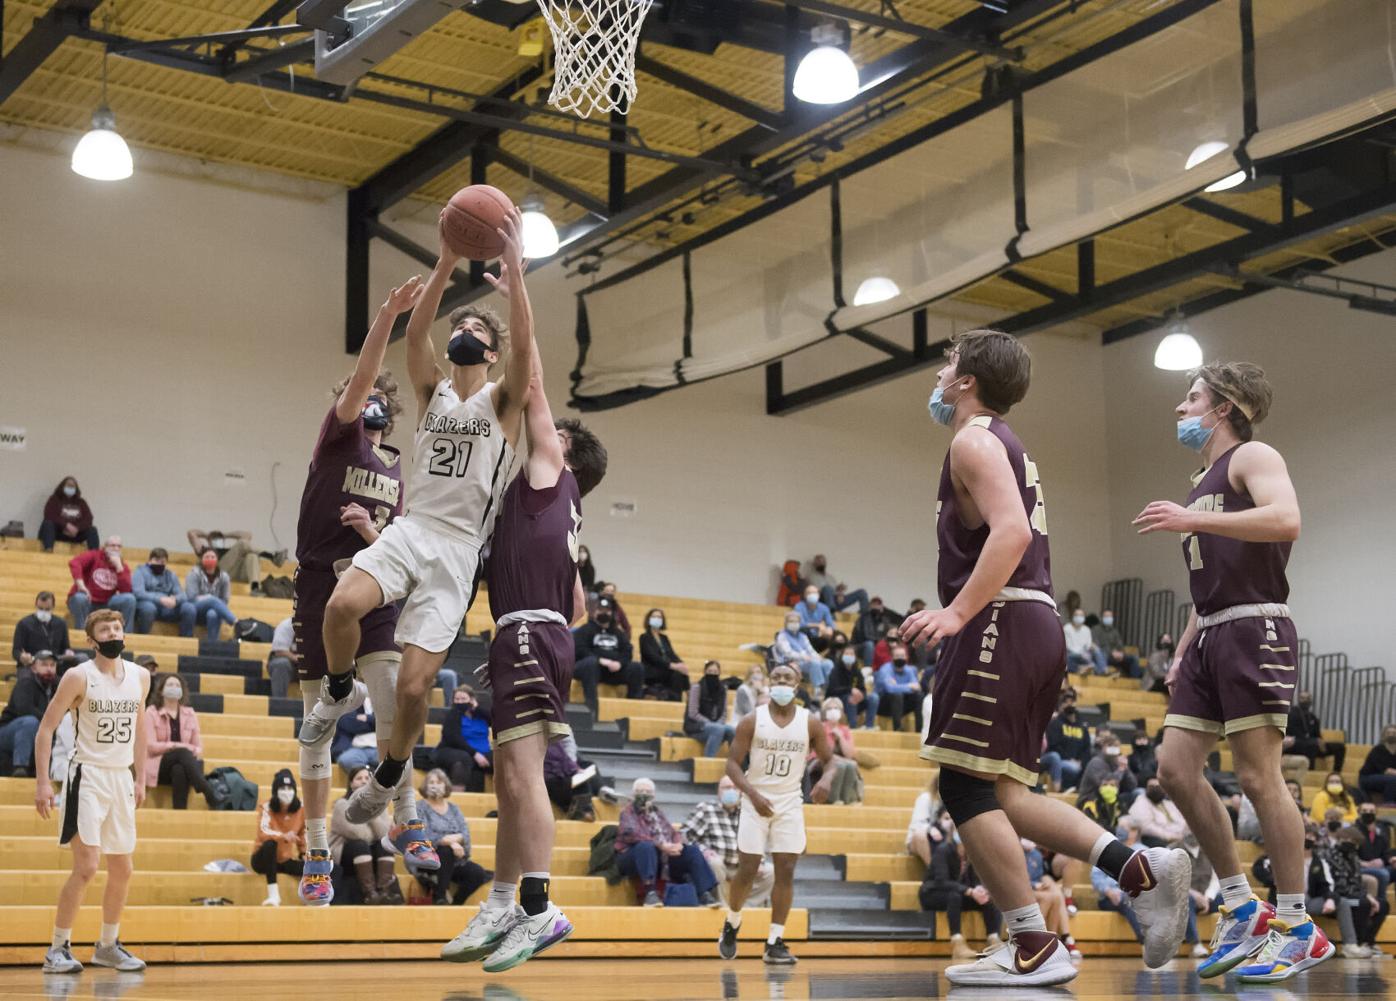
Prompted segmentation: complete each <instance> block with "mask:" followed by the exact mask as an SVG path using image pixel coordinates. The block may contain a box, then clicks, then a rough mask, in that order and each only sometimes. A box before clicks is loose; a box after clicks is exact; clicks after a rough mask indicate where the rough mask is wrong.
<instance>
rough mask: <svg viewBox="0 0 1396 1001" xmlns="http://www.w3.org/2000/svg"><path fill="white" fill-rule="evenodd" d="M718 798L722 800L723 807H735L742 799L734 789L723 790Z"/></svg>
mask: <svg viewBox="0 0 1396 1001" xmlns="http://www.w3.org/2000/svg"><path fill="white" fill-rule="evenodd" d="M718 798H719V799H721V800H722V805H723V806H736V805H737V802H738V800H740V799H741V798H742V794H741V793H739V792H738V791H737V790H735V789H724V790H722V792H721V793H720V794H719V796H718Z"/></svg>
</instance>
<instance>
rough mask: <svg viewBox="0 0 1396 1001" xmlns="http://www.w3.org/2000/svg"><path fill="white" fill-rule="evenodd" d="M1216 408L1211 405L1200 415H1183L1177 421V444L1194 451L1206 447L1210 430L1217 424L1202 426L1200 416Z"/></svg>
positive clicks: (1210, 433)
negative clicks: (1210, 407)
mask: <svg viewBox="0 0 1396 1001" xmlns="http://www.w3.org/2000/svg"><path fill="white" fill-rule="evenodd" d="M1216 409H1217V408H1216V407H1213V408H1212V410H1209V411H1207V413H1205V414H1203V415H1202V416H1201V417H1184V418H1183V419H1182V420H1180V421H1179V422H1178V444H1180V445H1183V446H1185V447H1187V448H1190V449H1192V450H1193V451H1194V452H1200V451H1202V450H1203V449H1204V448H1206V447H1207V442H1208V441H1210V440H1211V438H1212V432H1213V431H1215V430H1216V429H1217V426H1216V425H1215V424H1213V425H1212V426H1211V427H1209V428H1204V427H1203V426H1202V418H1203V417H1206V416H1208V415H1209V414H1211V413H1212V411H1213V410H1216Z"/></svg>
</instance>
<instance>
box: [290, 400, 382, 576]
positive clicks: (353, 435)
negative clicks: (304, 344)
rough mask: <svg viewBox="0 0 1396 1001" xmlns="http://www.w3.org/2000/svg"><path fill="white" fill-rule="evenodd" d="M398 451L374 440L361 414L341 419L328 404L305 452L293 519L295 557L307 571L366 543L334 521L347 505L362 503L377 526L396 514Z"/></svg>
mask: <svg viewBox="0 0 1396 1001" xmlns="http://www.w3.org/2000/svg"><path fill="white" fill-rule="evenodd" d="M399 459H400V456H399V455H398V450H397V449H395V448H393V447H391V446H389V445H374V444H373V442H371V441H369V439H368V435H367V433H366V432H365V431H364V422H363V419H362V418H359V419H356V420H353V421H351V422H350V423H348V424H341V423H340V422H339V418H338V417H336V416H335V412H334V407H331V408H330V412H329V413H328V414H327V415H325V421H324V423H323V424H321V425H320V437H319V438H317V439H316V440H315V451H314V452H312V453H311V455H310V469H309V471H308V472H307V473H306V476H305V491H304V492H303V493H302V494H301V515H300V521H298V522H297V523H296V560H297V561H298V562H299V563H300V564H301V565H302V566H304V567H306V568H307V569H309V570H325V571H329V570H333V569H334V564H335V561H337V560H343V559H349V558H350V557H352V556H353V555H354V554H355V553H357V552H358V551H359V550H360V549H363V548H364V547H365V546H367V545H368V543H366V542H365V541H364V540H363V537H362V536H361V535H359V533H358V532H356V531H354V529H352V528H350V527H349V526H348V525H341V524H340V523H339V515H340V511H339V509H340V508H341V507H344V506H345V505H347V504H355V503H356V504H358V505H359V506H360V507H363V508H367V509H368V513H369V514H370V515H372V517H373V525H374V527H375V528H377V529H378V530H379V531H380V532H381V531H382V530H383V526H384V525H386V524H387V523H388V522H390V521H392V520H393V519H394V518H396V517H397V516H398V515H400V514H402V464H401V462H400V461H399Z"/></svg>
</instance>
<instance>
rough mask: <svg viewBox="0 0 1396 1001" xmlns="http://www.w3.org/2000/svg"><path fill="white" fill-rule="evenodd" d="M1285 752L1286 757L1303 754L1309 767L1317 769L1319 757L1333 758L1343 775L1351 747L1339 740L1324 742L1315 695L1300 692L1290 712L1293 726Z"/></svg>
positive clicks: (1289, 726)
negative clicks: (1316, 710)
mask: <svg viewBox="0 0 1396 1001" xmlns="http://www.w3.org/2000/svg"><path fill="white" fill-rule="evenodd" d="M1284 751H1285V753H1286V754H1302V755H1303V756H1304V757H1306V758H1308V759H1309V767H1310V768H1317V767H1318V764H1317V761H1318V759H1319V758H1332V759H1333V770H1334V771H1335V772H1341V771H1342V770H1343V762H1344V761H1345V760H1346V759H1347V754H1348V746H1347V744H1344V743H1343V742H1342V741H1339V740H1324V739H1323V726H1322V725H1321V724H1320V723H1319V719H1318V716H1316V715H1315V714H1314V696H1313V693H1312V692H1300V693H1299V697H1298V698H1297V699H1296V700H1295V703H1294V706H1293V708H1291V709H1290V711H1289V723H1288V725H1287V726H1286V727H1285V737H1284Z"/></svg>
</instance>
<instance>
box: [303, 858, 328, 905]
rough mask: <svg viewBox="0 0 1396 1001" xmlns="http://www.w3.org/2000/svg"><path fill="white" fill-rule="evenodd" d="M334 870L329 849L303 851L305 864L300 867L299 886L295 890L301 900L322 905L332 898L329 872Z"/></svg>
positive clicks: (305, 902) (309, 903)
mask: <svg viewBox="0 0 1396 1001" xmlns="http://www.w3.org/2000/svg"><path fill="white" fill-rule="evenodd" d="M333 870H334V859H332V858H330V853H329V851H327V850H325V849H322V848H312V849H310V850H309V851H308V852H306V853H305V865H304V866H303V867H302V869H301V883H300V888H299V889H298V890H297V891H296V892H297V893H298V894H299V895H300V898H301V902H302V903H304V904H308V905H310V906H311V907H324V906H325V905H326V904H328V903H330V902H331V901H333V900H334V884H333V883H331V882H330V873H331V872H332V871H333Z"/></svg>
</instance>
